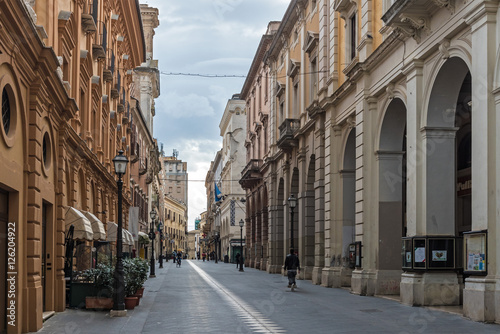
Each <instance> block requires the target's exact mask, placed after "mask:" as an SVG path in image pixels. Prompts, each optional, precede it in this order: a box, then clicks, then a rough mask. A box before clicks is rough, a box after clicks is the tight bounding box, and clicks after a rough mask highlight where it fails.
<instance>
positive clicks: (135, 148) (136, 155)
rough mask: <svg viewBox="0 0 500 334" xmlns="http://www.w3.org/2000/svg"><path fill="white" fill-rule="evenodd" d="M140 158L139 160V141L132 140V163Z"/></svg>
mask: <svg viewBox="0 0 500 334" xmlns="http://www.w3.org/2000/svg"><path fill="white" fill-rule="evenodd" d="M134 140H135V139H134ZM138 160H139V143H136V142H132V144H131V149H130V163H131V164H133V163H135V162H137V161H138Z"/></svg>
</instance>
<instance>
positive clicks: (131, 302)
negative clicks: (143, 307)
mask: <svg viewBox="0 0 500 334" xmlns="http://www.w3.org/2000/svg"><path fill="white" fill-rule="evenodd" d="M138 299H139V298H137V297H125V308H126V309H127V310H133V309H134V307H135V306H136V305H137V300H138Z"/></svg>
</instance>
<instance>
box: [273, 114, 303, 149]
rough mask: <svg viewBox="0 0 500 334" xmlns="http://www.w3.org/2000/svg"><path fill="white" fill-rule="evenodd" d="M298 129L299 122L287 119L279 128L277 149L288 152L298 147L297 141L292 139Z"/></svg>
mask: <svg viewBox="0 0 500 334" xmlns="http://www.w3.org/2000/svg"><path fill="white" fill-rule="evenodd" d="M299 129H300V120H298V119H294V118H287V119H285V121H284V122H283V123H281V125H280V126H279V130H280V138H279V139H278V147H279V148H280V149H282V150H290V149H292V148H293V147H296V146H297V145H298V139H295V138H294V134H295V132H297V130H299Z"/></svg>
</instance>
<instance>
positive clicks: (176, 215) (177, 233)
mask: <svg viewBox="0 0 500 334" xmlns="http://www.w3.org/2000/svg"><path fill="white" fill-rule="evenodd" d="M163 210H164V212H163V214H164V219H165V223H164V227H163V233H164V235H165V243H164V245H163V247H164V249H163V254H172V252H173V251H177V252H179V251H180V252H182V253H185V252H186V249H187V238H186V229H187V220H186V212H187V207H186V205H185V204H183V203H182V202H181V201H179V200H177V199H175V198H172V197H171V196H170V195H164V196H163Z"/></svg>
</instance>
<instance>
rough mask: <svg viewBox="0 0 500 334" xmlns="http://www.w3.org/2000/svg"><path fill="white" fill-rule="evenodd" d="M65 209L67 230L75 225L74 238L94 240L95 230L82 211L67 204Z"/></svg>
mask: <svg viewBox="0 0 500 334" xmlns="http://www.w3.org/2000/svg"><path fill="white" fill-rule="evenodd" d="M65 210H66V213H65V215H64V220H65V226H66V231H67V230H69V228H70V226H71V225H73V226H74V230H73V239H75V240H89V241H92V240H93V238H94V232H93V231H92V224H91V223H90V221H89V220H88V219H87V218H86V217H85V216H84V215H83V214H82V213H81V212H80V211H78V210H77V209H75V208H73V207H71V206H66V207H65Z"/></svg>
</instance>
